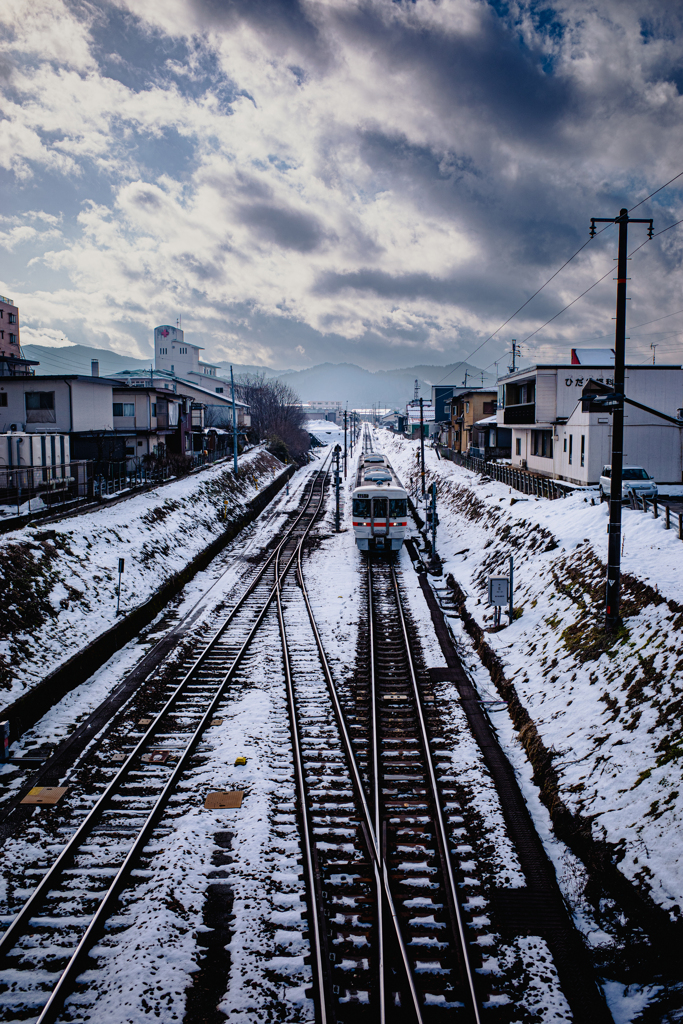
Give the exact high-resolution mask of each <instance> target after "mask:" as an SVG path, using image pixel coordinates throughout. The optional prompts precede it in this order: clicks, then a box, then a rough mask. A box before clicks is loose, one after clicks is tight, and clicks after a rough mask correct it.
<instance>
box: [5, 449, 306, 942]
mask: <svg viewBox="0 0 683 1024" xmlns="http://www.w3.org/2000/svg"><path fill="white" fill-rule="evenodd" d="M322 470H323V467H321V469H320V470H318V471H317V473H316V477H315V479H314V480H312V481H311V484H312V486H311V488H310V494H309V496H308V498H307V500H306V504H305V505H304V508H303V509H302V511H301V512H300V514H299V515H298V516H297V518H296V520H295V521H294V523H293V524H292V526H291V527H290V530H289V531H288V532H287V534H286V536H285V537H284V538H283V540H282V541H281V542H280V545H278V548H277V549H276V550H274V551H273V552H272V553H271V555H270V556H269V557H268V559H267V561H266V562H265V564H264V565H263V566H262V568H261V569H260V570H259V572H258V573H257V575H256V577H255V578H254V580H253V581H252V583H251V584H250V585H249V587H248V588H247V590H246V591H245V593H244V594H243V595H242V597H241V598H240V599H239V601H238V602H237V604H236V605H235V607H234V608H233V609H232V611H231V612H230V613H229V615H228V616H227V617H226V619H225V622H224V623H223V624H222V625H221V627H220V629H219V630H218V632H217V633H216V634H215V636H213V637H212V638H211V640H209V642H208V643H207V644H206V645H205V647H204V648H203V649H202V651H200V653H199V655H198V656H197V658H196V659H195V660H194V662H193V663H192V665H191V666H190V668H189V669H188V670H187V672H186V673H185V675H184V676H183V678H182V679H181V681H180V682H179V683H178V685H177V687H176V688H175V690H174V691H173V693H172V694H171V696H170V697H169V698H168V700H167V701H166V703H165V704H164V706H163V707H162V709H161V710H160V711H159V712H158V713H157V715H156V716H155V719H154V721H153V722H152V723H151V724H150V726H149V728H148V729H147V731H146V732H145V733H144V734H143V735H142V737H141V738H140V740H139V741H138V743H137V745H136V746H135V747H134V749H133V750H132V752H131V753H130V755H129V756H128V758H127V759H126V761H125V762H124V763H123V764H122V765H121V767H120V769H119V770H118V772H117V773H116V775H115V776H114V778H113V779H112V780H111V782H110V783H109V785H108V786H107V787H106V789H105V790H104V792H103V793H102V794H101V796H100V797H99V799H98V800H97V802H96V803H95V804H94V805H93V807H92V808H91V810H90V811H89V812H88V814H87V816H86V817H85V818H84V819H83V821H82V822H81V824H80V826H79V827H78V829H77V830H76V832H75V833H74V834H73V835H72V836H71V838H70V839H69V841H68V842H67V844H66V846H65V847H64V849H63V850H62V851H61V852H60V854H59V856H58V857H57V859H56V860H55V861H54V863H53V864H52V865H51V866H50V868H49V870H48V872H47V873H46V874H45V875H44V876H43V878H42V879H41V881H40V882H39V883H38V885H37V886H36V888H35V889H34V890H33V892H32V893H31V895H30V896H29V898H28V899H27V901H26V903H25V904H24V906H23V907H22V908H21V910H19V911H18V913H17V914H16V915H15V917H14V919H13V920H12V923H11V924H10V925H9V926H8V927H7V928H6V929H5V931H4V932H3V934H2V936H0V957H1V956H3V955H4V954H6V953H7V952H8V950H9V949H11V948H12V945H13V943H14V942H15V941H16V936H17V935H18V934H19V933H20V932H21V929H22V927H23V926H24V925H25V924H26V923H27V921H28V920H29V918H30V916H31V913H32V912H33V910H34V907H35V905H36V904H37V903H39V902H40V900H41V899H42V898H43V897H44V896H45V895H46V893H47V892H49V890H50V888H51V887H52V886H53V885H54V883H55V879H56V878H57V876H58V874H59V872H60V871H61V870H62V869H63V868H64V867H65V865H66V862H67V861H68V859H69V857H70V856H71V855H72V854H73V853H74V852H75V850H76V849H77V848H78V847H79V846H80V844H81V842H82V841H83V839H85V838H86V836H87V834H88V832H89V831H90V830H91V829H92V827H93V825H94V824H95V823H96V821H97V819H98V818H99V817H100V815H101V814H102V812H103V811H104V809H105V806H106V805H107V804H108V802H109V800H110V798H111V797H112V796H113V795H114V793H115V791H116V790H117V789H118V788H119V786H120V784H121V783H122V782H123V781H124V779H125V778H126V776H127V775H128V774H129V772H130V768H131V766H132V764H133V762H134V761H135V759H136V758H137V756H138V754H139V753H140V752H141V751H142V750H143V749H144V747H145V746H146V745H147V744H148V743H149V741H150V740H151V739H153V738H154V736H155V734H156V732H157V731H158V729H159V725H160V723H161V719H162V717H163V716H164V715H165V714H167V713H168V712H169V711H170V710H171V708H172V707H173V705H174V704H175V703H176V701H177V700H178V698H179V697H180V696H181V694H182V692H183V691H184V689H185V688H186V686H187V684H188V683H189V682H190V680H191V679H192V677H193V676H194V674H195V673H196V671H197V669H198V668H199V667H200V666H201V665H202V664H203V662H204V661H205V660H206V658H207V657H208V655H209V654H210V653H211V651H212V650H213V648H214V647H215V645H216V644H217V642H218V640H219V639H220V638H221V636H222V635H223V633H224V632H225V630H226V629H227V628H228V626H229V625H230V623H231V622H232V620H233V619H234V618H235V616H236V615H237V613H238V612H239V611H240V610H241V609H242V608H243V607H244V605H245V603H246V601H247V599H248V598H249V597H250V596H251V594H252V593H253V591H254V589H255V588H256V587H257V586H258V584H259V582H260V581H261V579H262V578H263V576H264V575H265V573H266V570H267V569H268V566H269V565H270V564H271V562H272V561H273V559H274V558H275V557H276V555H277V550H279V547H281V546H283V545H284V544H285V543H286V541H287V539H288V538H289V536H290V535H291V533H292V532H293V531H294V529H295V528H296V526H297V525H298V523H299V521H300V520H301V517H302V516H303V515H305V514H306V511H307V510H308V506H309V505H310V502H311V499H312V495H313V489H314V486H315V483H316V481H317V479H318V477H319V475H320V473H321V472H322Z"/></svg>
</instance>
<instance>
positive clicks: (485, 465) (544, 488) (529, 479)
mask: <svg viewBox="0 0 683 1024" xmlns="http://www.w3.org/2000/svg"><path fill="white" fill-rule="evenodd" d="M438 451H439V455H441V457H442V458H444V459H448V460H449V461H450V462H455V464H456V465H458V466H463V467H464V468H465V469H470V470H472V471H473V472H474V473H481V474H482V475H483V476H490V477H491V479H492V480H499V481H500V483H502V484H507V485H508V486H509V487H512V488H514V490H516V491H521V492H522V494H534V495H536V497H538V498H549V499H550V500H551V501H553V500H554V499H555V498H564V497H566V495H567V490H566V489H565V488H563V487H562V485H561V484H559V483H558V482H557V480H551V479H550V477H547V476H537V475H536V474H535V473H529V471H528V470H526V469H517V468H516V467H515V466H506V465H505V464H503V463H500V462H486V460H485V459H475V458H472V456H470V455H463V454H462V453H461V452H454V451H453V450H452V449H451V448H444V447H441V446H439V449H438Z"/></svg>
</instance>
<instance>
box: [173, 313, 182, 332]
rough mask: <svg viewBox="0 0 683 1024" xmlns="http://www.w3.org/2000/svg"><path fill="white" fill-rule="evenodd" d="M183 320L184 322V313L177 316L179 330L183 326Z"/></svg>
mask: <svg viewBox="0 0 683 1024" xmlns="http://www.w3.org/2000/svg"><path fill="white" fill-rule="evenodd" d="M182 322H183V314H182V313H181V314H180V316H177V317H176V318H175V325H176V327H177V328H178V330H180V328H181V326H182Z"/></svg>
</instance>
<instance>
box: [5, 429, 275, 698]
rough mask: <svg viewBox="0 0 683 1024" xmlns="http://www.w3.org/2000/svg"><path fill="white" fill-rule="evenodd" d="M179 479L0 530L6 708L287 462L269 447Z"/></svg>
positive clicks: (199, 547) (225, 521)
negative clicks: (236, 465)
mask: <svg viewBox="0 0 683 1024" xmlns="http://www.w3.org/2000/svg"><path fill="white" fill-rule="evenodd" d="M240 471H241V476H240V479H239V480H235V478H234V477H233V475H232V471H231V464H228V463H223V464H220V465H218V466H213V467H211V468H210V469H206V470H203V471H201V472H200V473H198V474H195V475H192V476H189V477H185V478H183V479H181V480H177V481H175V482H173V483H171V484H167V485H165V486H163V487H159V488H156V489H155V490H153V491H148V492H147V493H145V494H139V495H136V496H134V497H131V498H130V499H128V500H127V501H123V502H118V503H116V504H114V505H110V506H105V507H102V508H100V509H97V510H96V511H93V512H89V513H87V514H84V515H80V516H73V517H71V518H69V519H63V520H61V521H60V522H59V523H56V524H53V525H50V526H45V525H42V526H41V525H35V526H31V527H26V528H24V529H22V530H17V531H15V532H13V533H8V534H5V535H4V536H2V537H1V538H0V586H1V587H2V593H3V596H4V615H3V623H2V632H1V633H0V711H1V710H2V709H3V708H5V707H7V706H8V705H9V704H10V703H12V701H14V700H16V699H17V698H18V697H19V696H20V695H21V694H22V693H25V692H26V691H27V690H29V689H31V688H32V687H33V686H35V685H36V684H37V683H39V682H40V681H41V680H42V679H44V678H45V677H46V676H47V675H48V674H49V673H50V672H52V671H54V670H55V669H56V668H58V667H59V666H60V665H61V664H63V663H64V662H66V661H67V660H68V659H69V658H70V657H72V656H73V655H74V654H76V653H77V652H78V651H80V650H82V649H83V648H84V647H85V646H87V644H89V643H90V642H91V641H92V640H94V639H95V638H96V637H98V636H100V635H101V634H102V633H104V632H106V631H107V630H108V629H110V628H111V627H112V626H113V625H114V624H115V623H116V622H117V616H116V587H117V567H118V560H119V558H123V559H125V569H124V574H123V578H122V585H121V610H122V611H124V612H129V611H132V610H133V609H135V608H138V607H140V606H141V605H143V604H144V603H145V602H146V601H148V600H149V599H150V598H151V597H152V596H153V595H154V594H155V593H156V592H157V591H158V590H159V589H160V588H161V587H162V586H163V585H164V584H165V583H166V582H167V581H168V580H169V579H170V578H171V577H172V576H174V575H175V574H176V573H178V572H179V571H181V570H182V569H184V568H185V567H186V566H187V565H188V564H189V563H190V562H191V561H192V560H193V559H194V558H195V557H196V556H197V555H199V554H200V553H201V552H202V551H203V550H204V549H205V548H207V547H208V546H209V544H211V542H212V541H214V540H216V539H217V538H218V537H219V536H220V534H221V533H223V532H224V530H225V528H226V525H229V524H230V523H231V522H235V521H236V520H238V519H239V518H241V517H242V516H243V515H244V513H245V511H246V506H247V503H248V502H249V500H250V499H251V498H253V497H254V495H255V494H256V493H257V491H258V490H259V489H262V488H263V486H267V485H268V484H269V483H270V482H271V481H272V480H273V479H274V478H275V477H276V476H277V475H279V474H280V473H282V472H283V471H284V466H283V464H282V463H281V462H280V461H279V460H278V459H276V458H275V457H274V456H273V455H270V454H269V453H268V452H266V451H264V450H263V449H260V448H259V449H255V450H253V451H250V452H248V453H247V454H246V455H244V456H242V458H241V459H240Z"/></svg>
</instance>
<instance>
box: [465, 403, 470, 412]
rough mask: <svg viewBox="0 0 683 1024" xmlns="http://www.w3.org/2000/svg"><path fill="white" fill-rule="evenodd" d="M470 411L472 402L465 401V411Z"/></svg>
mask: <svg viewBox="0 0 683 1024" xmlns="http://www.w3.org/2000/svg"><path fill="white" fill-rule="evenodd" d="M469 411H470V403H469V402H465V412H469Z"/></svg>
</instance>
